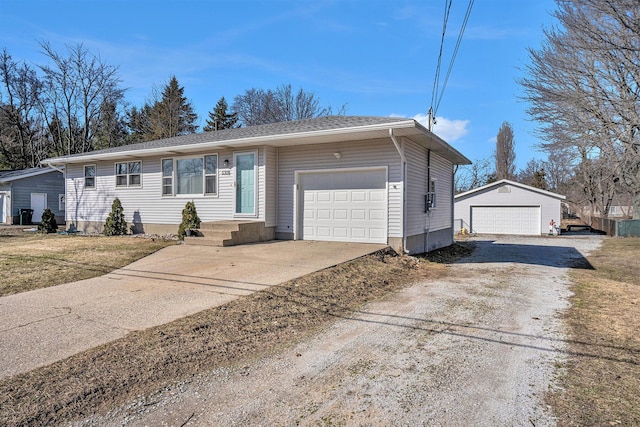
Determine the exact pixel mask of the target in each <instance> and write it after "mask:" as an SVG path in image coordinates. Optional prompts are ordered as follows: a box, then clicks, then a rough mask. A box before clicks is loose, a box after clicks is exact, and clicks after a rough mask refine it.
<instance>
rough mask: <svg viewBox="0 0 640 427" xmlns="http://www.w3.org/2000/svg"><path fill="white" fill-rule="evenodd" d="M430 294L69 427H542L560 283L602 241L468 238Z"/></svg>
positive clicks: (386, 304) (417, 290)
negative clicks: (463, 253)
mask: <svg viewBox="0 0 640 427" xmlns="http://www.w3.org/2000/svg"><path fill="white" fill-rule="evenodd" d="M474 240H475V241H476V244H477V249H476V250H475V251H474V254H473V255H472V256H471V257H468V258H466V259H464V260H462V261H461V262H459V263H458V264H454V265H452V266H451V268H452V269H453V270H454V271H453V272H452V274H451V275H450V276H449V277H447V278H445V279H443V280H439V281H434V282H424V283H417V284H415V285H414V286H411V287H409V288H406V289H404V290H403V291H401V292H399V293H396V294H394V295H393V296H391V297H389V298H388V299H386V300H384V301H381V302H377V303H374V304H370V305H368V306H366V307H364V308H363V309H362V310H361V311H360V312H357V313H355V314H354V316H353V317H352V318H349V319H343V320H340V321H338V322H336V323H334V324H333V325H331V326H330V327H328V328H327V329H326V330H323V331H321V332H320V333H318V334H317V335H315V336H314V337H313V338H311V339H308V340H305V341H303V342H302V343H300V344H297V345H295V346H294V347H292V348H290V349H287V350H285V351H282V352H279V353H277V354H274V355H272V356H269V357H265V358H262V359H259V360H257V361H256V362H254V363H251V364H250V365H248V366H238V367H235V368H229V369H220V370H216V371H213V372H211V373H208V374H206V375H203V376H201V377H198V378H197V379H194V380H193V381H190V382H186V383H182V384H178V385H175V386H173V387H171V388H168V389H165V390H163V391H162V392H161V393H158V394H157V395H155V396H151V397H149V398H145V399H141V400H140V401H137V402H135V403H133V404H132V405H130V406H127V407H124V408H119V409H117V410H115V411H114V412H112V413H110V414H109V415H108V416H106V417H100V418H97V417H96V418H93V419H90V420H85V421H84V422H82V423H81V424H99V425H106V424H108V425H123V424H133V425H178V426H179V425H203V426H204V425H243V426H245V425H265V426H266V425H269V426H272V425H297V424H300V425H429V426H440V425H447V426H467V425H474V426H495V425H512V426H548V425H554V421H553V419H552V417H551V415H550V414H549V412H548V410H547V408H546V407H545V406H544V404H543V403H542V401H541V400H542V397H543V393H544V392H545V391H546V390H547V389H548V387H549V386H551V385H552V383H553V375H554V362H557V361H560V360H562V358H563V349H564V343H563V340H562V338H563V332H562V324H561V321H560V319H559V317H558V315H559V313H560V312H561V311H562V310H563V309H565V308H566V307H567V305H568V300H567V297H568V296H570V293H569V290H568V287H569V283H568V278H567V271H568V269H569V267H570V266H580V268H584V264H583V263H582V264H581V263H579V261H580V260H583V258H582V255H586V254H588V253H589V252H590V251H592V250H594V249H596V248H597V247H598V246H599V245H600V243H601V238H600V237H573V238H566V237H556V238H544V237H542V238H533V237H531V238H527V237H497V236H485V237H476V238H474Z"/></svg>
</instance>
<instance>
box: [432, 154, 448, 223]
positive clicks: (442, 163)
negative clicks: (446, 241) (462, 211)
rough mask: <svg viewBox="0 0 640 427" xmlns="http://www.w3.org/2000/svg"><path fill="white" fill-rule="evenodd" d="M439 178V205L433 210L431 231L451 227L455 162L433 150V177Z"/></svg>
mask: <svg viewBox="0 0 640 427" xmlns="http://www.w3.org/2000/svg"><path fill="white" fill-rule="evenodd" d="M434 178H435V179H436V180H437V184H436V185H437V192H438V195H437V197H438V205H437V207H436V208H435V209H433V210H432V211H431V222H430V227H429V230H430V231H436V230H442V229H445V228H451V226H452V224H451V218H452V214H453V164H452V163H451V162H450V161H448V160H447V159H444V158H442V157H440V156H438V155H437V154H435V153H433V152H431V179H434Z"/></svg>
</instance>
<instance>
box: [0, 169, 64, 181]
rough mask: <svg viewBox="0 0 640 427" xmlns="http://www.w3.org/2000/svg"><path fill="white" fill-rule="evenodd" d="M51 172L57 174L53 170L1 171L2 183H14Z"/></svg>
mask: <svg viewBox="0 0 640 427" xmlns="http://www.w3.org/2000/svg"><path fill="white" fill-rule="evenodd" d="M51 172H56V170H55V169H53V168H28V169H20V170H14V171H0V182H13V181H17V180H19V179H24V178H30V177H32V176H37V175H42V174H45V173H51Z"/></svg>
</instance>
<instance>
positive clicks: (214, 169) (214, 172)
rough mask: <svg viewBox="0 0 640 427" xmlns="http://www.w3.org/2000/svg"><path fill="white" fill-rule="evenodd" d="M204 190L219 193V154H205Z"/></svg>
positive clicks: (207, 192) (206, 192)
mask: <svg viewBox="0 0 640 427" xmlns="http://www.w3.org/2000/svg"><path fill="white" fill-rule="evenodd" d="M204 192H205V194H217V193H218V156H217V155H213V156H204Z"/></svg>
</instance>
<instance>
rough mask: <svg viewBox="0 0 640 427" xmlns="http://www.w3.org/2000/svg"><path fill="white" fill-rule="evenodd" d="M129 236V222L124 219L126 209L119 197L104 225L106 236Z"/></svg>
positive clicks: (112, 205)
mask: <svg viewBox="0 0 640 427" xmlns="http://www.w3.org/2000/svg"><path fill="white" fill-rule="evenodd" d="M125 234H127V221H125V219H124V209H123V207H122V203H120V199H118V198H117V197H116V198H115V200H114V201H113V203H112V204H111V213H109V216H108V217H107V221H106V223H105V224H104V235H105V236H122V235H125Z"/></svg>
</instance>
